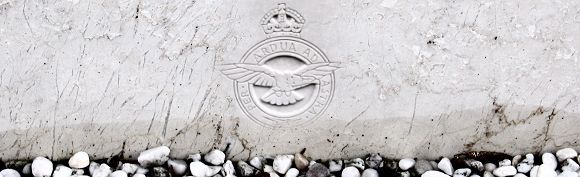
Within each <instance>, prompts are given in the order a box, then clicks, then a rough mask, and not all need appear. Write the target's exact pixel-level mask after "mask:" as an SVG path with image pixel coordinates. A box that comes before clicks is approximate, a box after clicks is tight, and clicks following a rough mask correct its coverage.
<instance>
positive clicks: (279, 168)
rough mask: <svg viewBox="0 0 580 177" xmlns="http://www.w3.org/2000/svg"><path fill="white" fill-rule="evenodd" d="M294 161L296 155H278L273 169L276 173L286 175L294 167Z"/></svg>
mask: <svg viewBox="0 0 580 177" xmlns="http://www.w3.org/2000/svg"><path fill="white" fill-rule="evenodd" d="M293 160H294V155H278V156H276V158H274V163H273V165H272V166H273V168H274V171H276V172H278V173H280V174H286V171H288V169H290V167H291V166H292V161H293Z"/></svg>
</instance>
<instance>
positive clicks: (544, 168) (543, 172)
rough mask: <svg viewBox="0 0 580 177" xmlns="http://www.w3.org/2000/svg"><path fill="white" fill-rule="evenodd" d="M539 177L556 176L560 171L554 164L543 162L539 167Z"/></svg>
mask: <svg viewBox="0 0 580 177" xmlns="http://www.w3.org/2000/svg"><path fill="white" fill-rule="evenodd" d="M537 175H538V177H556V176H558V173H556V171H555V170H554V169H553V168H552V166H550V165H547V164H542V165H540V167H539V168H538V173H537Z"/></svg>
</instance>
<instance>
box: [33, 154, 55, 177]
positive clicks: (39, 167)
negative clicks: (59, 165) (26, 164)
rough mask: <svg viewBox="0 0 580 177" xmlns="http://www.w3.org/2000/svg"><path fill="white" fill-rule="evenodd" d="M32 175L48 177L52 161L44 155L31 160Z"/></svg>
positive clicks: (50, 172) (51, 168)
mask: <svg viewBox="0 0 580 177" xmlns="http://www.w3.org/2000/svg"><path fill="white" fill-rule="evenodd" d="M31 168H32V175H34V176H35V177H49V176H50V175H51V174H52V170H53V166H52V162H51V161H50V160H48V159H47V158H44V157H36V158H35V159H34V160H33V161H32V165H31Z"/></svg>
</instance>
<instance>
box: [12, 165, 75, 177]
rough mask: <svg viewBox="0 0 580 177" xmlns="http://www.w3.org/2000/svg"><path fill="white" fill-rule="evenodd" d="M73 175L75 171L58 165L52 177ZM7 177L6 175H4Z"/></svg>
mask: <svg viewBox="0 0 580 177" xmlns="http://www.w3.org/2000/svg"><path fill="white" fill-rule="evenodd" d="M72 173H73V170H72V169H70V168H69V167H67V166H64V165H57V166H56V168H55V169H54V172H53V173H52V177H69V176H71V175H72ZM4 176H6V175H4Z"/></svg>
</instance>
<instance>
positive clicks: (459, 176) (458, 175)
mask: <svg viewBox="0 0 580 177" xmlns="http://www.w3.org/2000/svg"><path fill="white" fill-rule="evenodd" d="M470 174H471V169H469V168H460V169H457V170H455V172H453V177H466V176H469V175H470Z"/></svg>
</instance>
